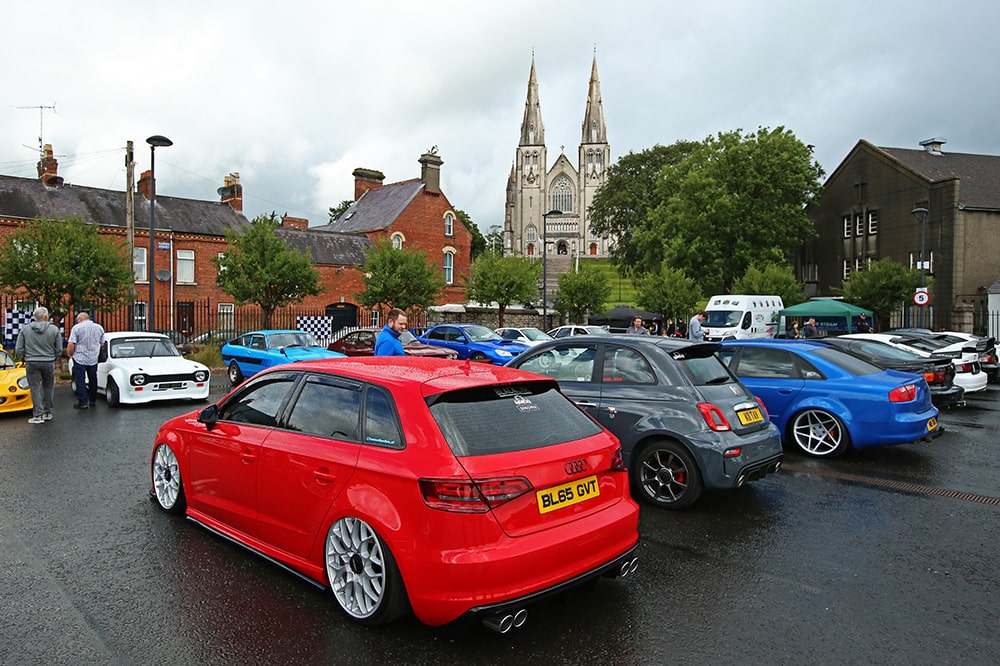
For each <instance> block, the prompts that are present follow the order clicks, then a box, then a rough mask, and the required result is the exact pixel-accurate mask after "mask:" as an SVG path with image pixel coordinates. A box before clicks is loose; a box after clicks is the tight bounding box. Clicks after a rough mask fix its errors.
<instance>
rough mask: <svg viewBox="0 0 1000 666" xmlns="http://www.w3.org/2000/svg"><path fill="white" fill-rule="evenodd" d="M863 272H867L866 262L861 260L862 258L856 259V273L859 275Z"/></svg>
mask: <svg viewBox="0 0 1000 666" xmlns="http://www.w3.org/2000/svg"><path fill="white" fill-rule="evenodd" d="M863 270H865V260H864V259H860V258H859V259H855V260H854V272H855V273H858V272H860V271H863Z"/></svg>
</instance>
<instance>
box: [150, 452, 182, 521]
mask: <svg viewBox="0 0 1000 666" xmlns="http://www.w3.org/2000/svg"><path fill="white" fill-rule="evenodd" d="M152 475H153V494H154V495H156V501H157V503H158V504H159V505H160V508H161V509H163V510H164V511H175V510H177V509H178V508H179V507H180V505H181V502H182V501H183V496H182V493H183V489H182V488H181V471H180V466H179V465H178V464H177V456H176V455H174V450H173V449H171V448H170V447H169V446H167V445H166V444H160V445H159V446H158V447H156V453H155V454H153V469H152ZM178 500H181V502H179V501H178Z"/></svg>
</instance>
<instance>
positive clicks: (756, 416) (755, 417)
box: [736, 407, 764, 425]
mask: <svg viewBox="0 0 1000 666" xmlns="http://www.w3.org/2000/svg"><path fill="white" fill-rule="evenodd" d="M736 416H738V417H739V418H740V423H742V424H743V425H750V424H751V423H760V422H762V421H763V420H764V415H763V414H761V413H760V410H759V409H757V408H756V407H755V408H753V409H744V410H742V411H739V412H736Z"/></svg>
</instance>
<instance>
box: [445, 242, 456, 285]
mask: <svg viewBox="0 0 1000 666" xmlns="http://www.w3.org/2000/svg"><path fill="white" fill-rule="evenodd" d="M444 283H445V284H455V253H454V252H449V251H447V250H445V253H444Z"/></svg>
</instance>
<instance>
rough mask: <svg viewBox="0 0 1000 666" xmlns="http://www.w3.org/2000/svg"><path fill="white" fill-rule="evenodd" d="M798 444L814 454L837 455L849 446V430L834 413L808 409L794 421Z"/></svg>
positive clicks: (793, 427) (794, 431)
mask: <svg viewBox="0 0 1000 666" xmlns="http://www.w3.org/2000/svg"><path fill="white" fill-rule="evenodd" d="M792 439H794V440H795V444H796V446H798V447H799V448H800V449H802V451H804V452H805V453H808V454H809V455H812V456H820V457H822V456H831V457H832V456H835V455H837V454H838V453H841V452H842V451H843V450H844V449H846V448H847V441H848V439H847V431H846V430H845V429H844V425H843V424H842V423H841V422H840V419H838V418H837V417H836V416H834V415H833V414H830V413H829V412H824V411H823V410H821V409H807V410H806V411H804V412H802V413H800V414H797V415H796V416H795V420H794V421H793V422H792Z"/></svg>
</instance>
